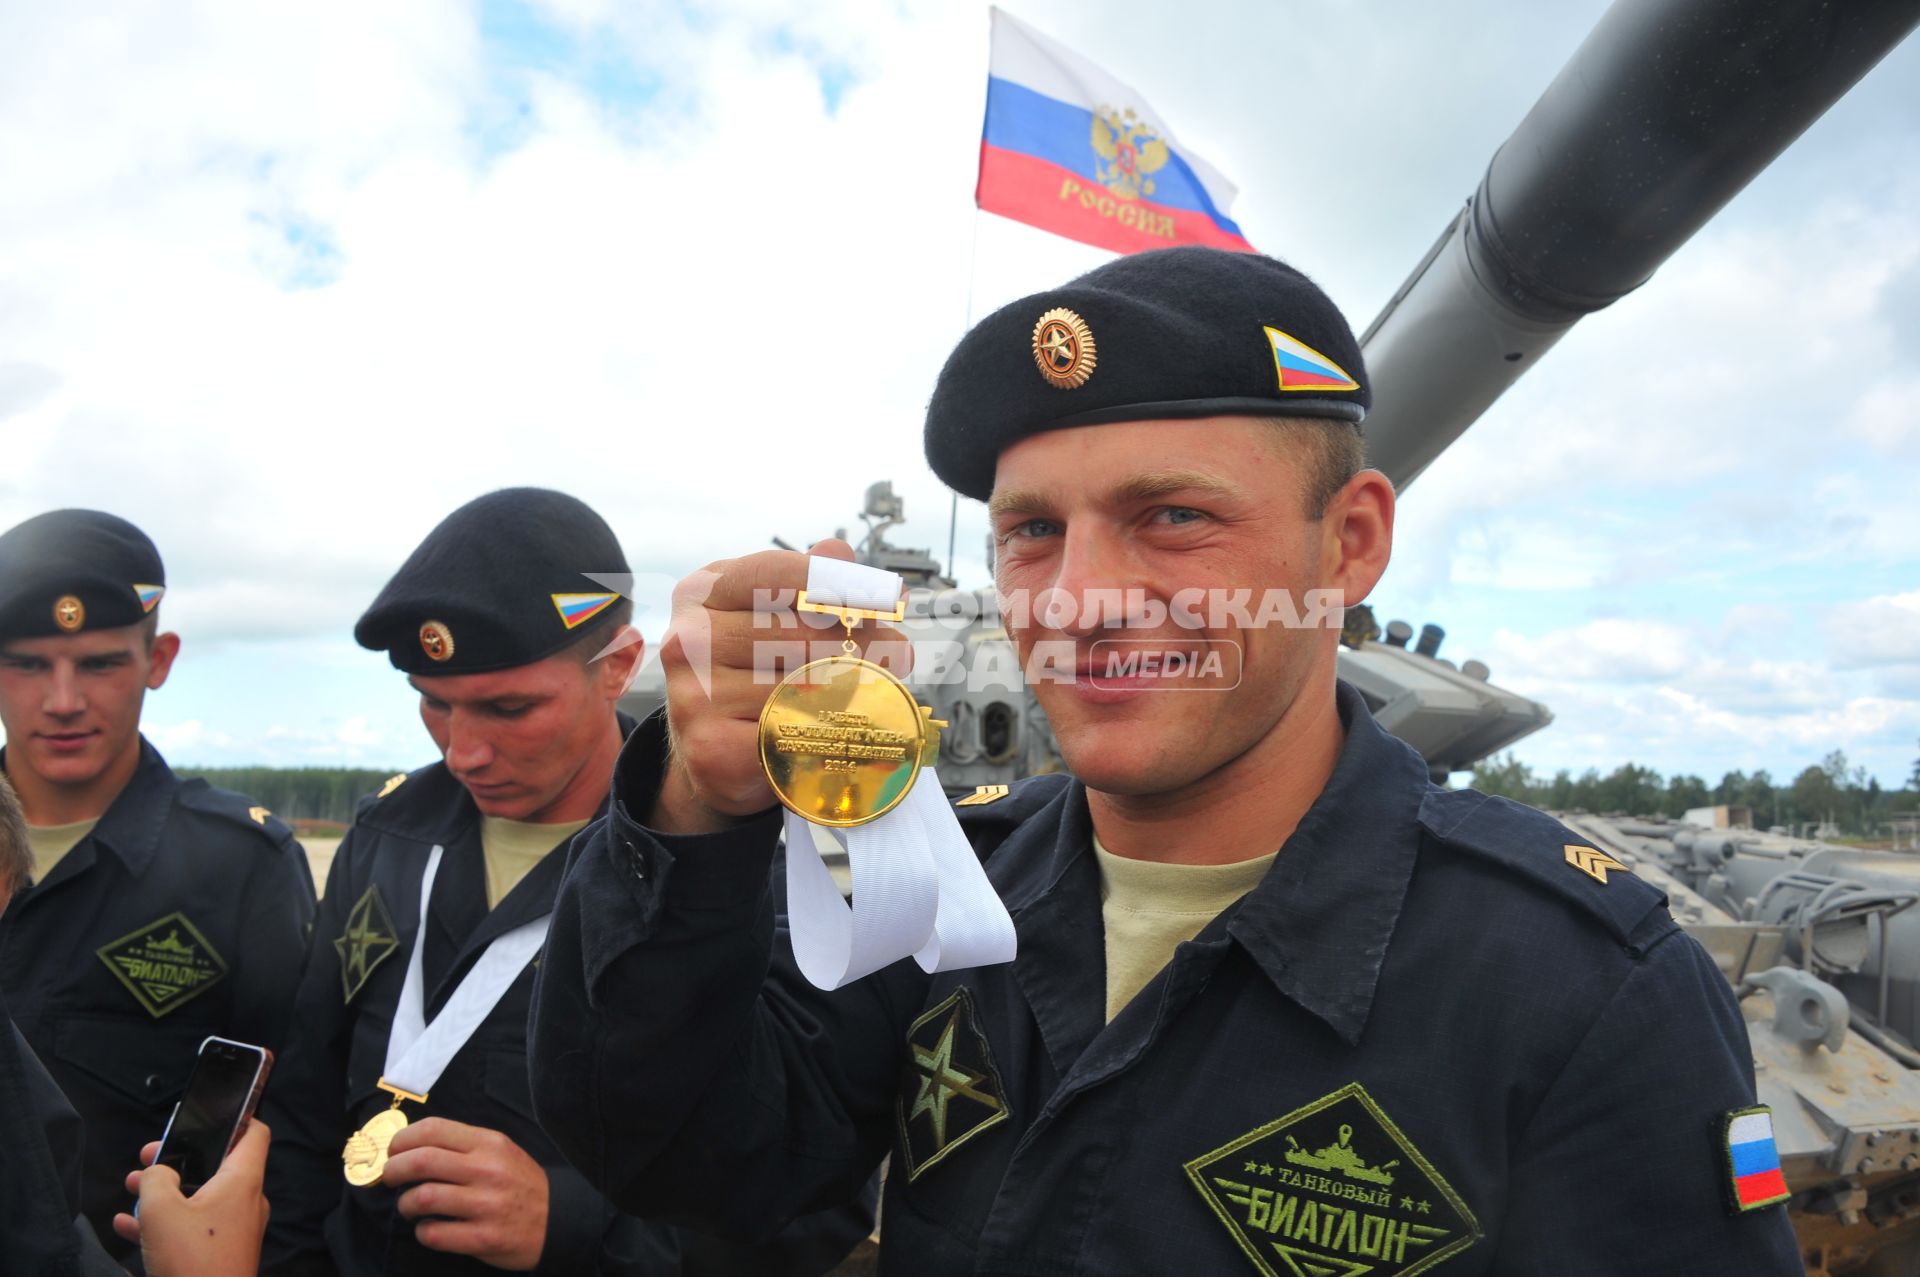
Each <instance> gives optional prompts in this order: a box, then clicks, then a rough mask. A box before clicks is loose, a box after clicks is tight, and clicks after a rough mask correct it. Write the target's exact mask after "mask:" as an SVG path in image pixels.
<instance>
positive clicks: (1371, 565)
mask: <svg viewBox="0 0 1920 1277" xmlns="http://www.w3.org/2000/svg"><path fill="white" fill-rule="evenodd" d="M1393 500H1394V497H1393V484H1392V483H1391V482H1389V481H1388V479H1387V476H1385V475H1384V474H1381V473H1380V472H1379V471H1378V470H1362V471H1361V472H1360V473H1359V474H1356V475H1354V476H1353V478H1351V479H1349V480H1347V482H1346V486H1345V487H1343V488H1341V489H1340V491H1339V492H1337V493H1335V494H1334V496H1333V499H1332V500H1331V501H1329V502H1328V503H1327V513H1326V516H1325V518H1323V519H1322V520H1321V527H1322V529H1323V530H1324V536H1325V540H1324V542H1323V544H1322V552H1323V555H1324V557H1323V558H1322V560H1321V562H1322V563H1324V564H1325V565H1326V576H1327V582H1326V584H1327V586H1328V588H1331V589H1336V590H1339V591H1340V592H1341V594H1342V596H1343V598H1344V600H1345V604H1346V606H1348V607H1352V606H1354V605H1355V604H1357V603H1361V602H1363V601H1365V599H1366V597H1367V595H1369V594H1371V593H1373V587H1374V586H1375V585H1377V584H1379V582H1380V578H1381V576H1382V575H1384V574H1385V573H1386V570H1387V561H1388V560H1389V559H1391V558H1392V557H1393Z"/></svg>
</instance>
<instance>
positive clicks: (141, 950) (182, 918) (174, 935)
mask: <svg viewBox="0 0 1920 1277" xmlns="http://www.w3.org/2000/svg"><path fill="white" fill-rule="evenodd" d="M94 953H95V954H96V956H98V957H99V959H100V961H102V962H104V963H106V964H107V970H109V971H111V972H113V975H114V978H115V979H116V980H118V981H120V983H121V984H123V985H125V986H126V987H127V992H129V993H131V994H133V998H134V1001H136V1002H138V1003H139V1004H140V1007H141V1009H142V1010H144V1011H145V1012H146V1013H147V1014H148V1015H150V1016H152V1017H153V1018H154V1019H156V1020H158V1019H160V1018H161V1017H162V1016H166V1015H170V1014H172V1013H173V1012H174V1011H175V1010H177V1009H179V1008H180V1007H183V1006H185V1005H186V1004H187V1003H189V1002H191V1001H193V1000H194V999H195V998H197V997H199V996H200V995H201V994H203V993H205V992H206V991H207V990H208V989H211V988H212V987H213V986H214V985H216V984H218V983H220V981H221V980H222V979H224V978H225V977H226V974H227V963H226V959H224V958H222V957H221V956H220V954H219V952H218V951H217V950H215V949H214V947H213V945H212V944H210V943H208V941H207V938H206V937H205V936H203V935H201V934H200V930H199V928H197V927H195V926H194V925H193V923H191V922H189V921H188V920H187V915H186V914H184V913H179V912H177V911H176V912H174V913H170V914H168V915H167V916H166V917H164V918H158V919H156V920H154V921H153V922H149V923H148V924H147V925H146V926H144V927H141V928H140V929H139V930H137V931H132V932H129V933H128V934H126V935H124V936H121V937H120V938H119V939H118V940H115V941H113V942H112V943H111V944H106V945H102V946H101V947H100V948H98V949H96V950H94Z"/></svg>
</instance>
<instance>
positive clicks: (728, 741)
mask: <svg viewBox="0 0 1920 1277" xmlns="http://www.w3.org/2000/svg"><path fill="white" fill-rule="evenodd" d="M831 548H832V549H833V550H834V551H836V552H837V551H839V549H840V547H839V546H838V545H837V544H836V545H833V546H832V547H831ZM802 568H804V570H805V574H806V575H805V581H804V588H802V589H801V590H800V593H799V600H798V604H797V606H798V608H799V609H800V610H801V611H803V612H817V613H827V614H830V615H832V616H834V617H835V618H836V619H838V620H839V621H840V622H841V623H842V625H843V626H845V638H844V641H843V643H842V645H841V647H842V650H841V652H840V653H839V654H837V655H829V656H828V657H826V658H825V659H822V660H817V661H812V662H809V663H807V664H806V665H804V666H802V667H801V668H800V669H797V670H794V671H793V672H791V673H790V674H788V675H787V677H786V678H785V679H784V680H782V681H781V683H780V684H779V686H778V687H775V688H773V689H771V694H769V689H768V688H767V687H766V684H765V681H764V678H761V679H751V678H750V676H751V674H752V672H753V669H757V668H759V666H758V663H757V662H754V661H752V659H751V656H750V654H749V653H748V651H747V650H746V649H747V648H750V647H751V641H752V640H753V639H754V638H756V637H757V638H758V639H759V640H761V641H768V640H773V641H778V640H779V639H781V638H782V637H786V636H785V635H782V634H780V633H778V632H777V631H774V630H771V629H770V628H769V627H768V626H767V625H766V621H765V619H764V618H752V617H751V615H750V614H748V615H747V622H748V626H749V627H748V628H746V629H741V628H740V627H741V626H742V623H743V622H742V614H741V611H740V608H741V596H742V595H743V594H745V593H748V591H747V590H746V589H745V588H744V582H745V581H746V580H748V579H757V580H762V581H764V580H765V578H766V577H768V576H779V577H783V578H788V579H781V580H774V581H771V582H765V583H763V584H761V585H760V586H759V588H761V589H768V588H774V589H778V588H780V587H782V586H784V587H785V588H789V589H791V588H795V586H796V585H798V584H799V583H798V582H792V581H791V580H790V578H791V577H792V576H793V575H794V574H795V573H796V572H797V571H798V570H800V569H802ZM707 593H708V596H709V598H710V599H713V600H718V601H720V602H721V603H723V604H728V603H730V604H731V608H727V607H724V606H723V607H722V608H721V609H719V613H720V614H719V615H717V616H715V615H713V613H714V612H715V611H716V609H715V606H714V603H713V602H708V603H706V604H704V606H705V608H706V609H707V612H708V614H709V616H708V617H703V618H702V619H703V620H707V621H708V624H709V625H710V628H709V629H708V630H706V634H707V635H708V636H709V637H708V643H707V650H708V651H709V652H710V653H711V655H712V656H713V657H714V658H715V662H714V668H713V669H712V670H711V671H710V672H709V679H710V681H709V683H708V685H707V687H706V688H703V689H701V690H702V691H703V692H706V693H707V694H705V695H702V696H700V698H699V699H697V700H696V699H694V696H695V695H696V693H695V692H694V690H693V689H692V688H691V687H690V686H689V677H688V676H690V675H692V674H695V673H698V672H699V671H697V670H695V669H694V668H693V658H695V657H697V655H698V653H697V652H694V651H692V650H690V648H691V645H689V644H688V643H687V642H686V640H685V631H684V629H683V631H682V635H681V636H680V638H679V639H678V641H675V640H670V641H669V643H668V645H667V651H668V654H669V659H668V705H669V716H670V718H671V719H672V722H673V726H674V737H675V751H674V752H675V771H676V772H679V773H680V777H679V780H678V784H677V785H676V778H675V777H674V776H673V775H670V776H669V778H668V781H667V784H666V785H665V786H664V787H663V793H662V795H661V799H660V801H659V803H657V804H656V807H655V827H656V828H667V829H670V830H674V829H679V830H687V829H689V826H691V827H693V828H700V827H707V828H711V827H712V824H711V823H706V824H704V825H702V824H701V823H699V821H700V816H699V814H697V813H696V814H695V815H694V817H693V819H692V820H689V819H687V817H686V815H685V814H684V809H683V810H682V812H679V813H676V811H675V806H676V803H675V801H674V795H675V792H676V790H677V792H678V794H679V795H681V796H683V801H684V796H685V795H689V794H699V793H701V792H702V791H705V792H707V793H712V792H714V791H715V790H721V791H723V792H727V791H731V792H736V793H738V794H739V795H740V799H739V800H738V801H740V802H741V804H742V807H744V806H745V804H746V803H748V802H752V801H753V799H754V798H756V797H759V796H760V795H764V794H766V793H767V791H768V790H770V791H771V797H773V798H775V799H777V800H778V801H779V802H780V803H781V805H782V806H784V807H785V808H786V809H787V815H786V835H787V857H786V863H787V908H788V921H789V928H790V932H791V937H792V943H793V950H794V957H795V959H796V961H797V962H798V964H799V967H800V970H801V972H802V973H803V974H804V975H805V976H806V977H807V979H808V980H809V981H811V982H812V983H813V984H815V985H816V986H818V987H820V988H823V989H835V988H839V987H841V986H842V985H845V984H848V983H850V982H852V981H854V980H857V979H859V978H860V977H861V976H864V975H867V974H869V973H870V972H873V971H877V970H879V969H880V968H881V967H883V966H886V965H888V964H890V963H893V962H896V961H898V960H900V959H901V958H905V957H909V956H911V957H913V958H914V959H915V960H916V961H918V962H919V964H920V965H921V967H922V968H923V969H925V970H927V971H938V970H949V969H954V968H959V967H969V966H981V965H985V964H988V963H994V962H1006V961H1010V960H1011V959H1012V958H1013V955H1014V930H1013V922H1012V919H1011V918H1009V917H1008V915H1007V911H1006V908H1005V906H1003V905H1002V904H1001V903H1000V899H999V897H998V896H997V895H996V894H995V893H994V890H993V887H992V885H991V884H990V883H989V882H988V881H987V877H986V873H985V871H984V870H983V869H982V868H981V866H980V862H979V860H978V858H977V857H976V856H975V855H974V853H973V849H972V847H971V846H970V845H969V844H968V842H967V839H966V836H965V834H964V833H963V832H962V831H961V829H960V825H959V822H958V820H957V819H956V818H955V816H954V814H953V810H952V808H951V806H950V805H949V804H948V802H947V799H946V796H945V794H944V793H943V792H942V791H941V789H940V782H939V777H938V775H937V774H936V773H935V771H934V768H933V764H934V763H935V761H936V760H937V757H938V754H939V728H940V727H941V726H943V725H944V724H941V723H939V722H938V721H937V720H935V719H934V718H933V717H932V713H931V711H930V710H928V709H926V708H925V707H923V706H921V705H920V704H919V703H918V702H917V701H916V700H915V699H914V696H913V693H912V692H911V690H910V689H909V688H908V687H907V686H906V684H904V683H903V682H901V680H900V679H899V678H898V677H896V676H895V675H894V674H893V673H892V672H890V671H889V670H887V669H885V668H883V667H882V666H881V665H879V664H876V663H874V662H872V661H868V660H864V659H862V658H861V656H860V651H861V648H860V644H859V642H858V641H857V640H856V638H855V636H854V633H855V626H856V624H858V623H860V622H863V621H898V620H900V619H901V618H902V615H903V608H902V604H901V582H900V578H899V577H898V576H897V575H895V574H894V573H891V572H886V571H882V570H880V569H877V568H869V567H865V566H862V565H860V564H856V563H851V562H848V561H846V560H845V559H844V558H843V557H841V555H840V554H839V553H834V554H832V555H814V556H812V557H808V558H805V559H802V558H801V556H798V555H791V554H790V555H787V556H783V557H781V558H775V557H773V556H771V555H755V556H751V557H750V558H748V559H742V560H736V561H735V562H734V563H732V564H729V565H724V570H722V571H721V572H719V573H718V574H716V576H715V578H714V579H713V580H711V581H710V582H708V583H707ZM677 605H678V600H677ZM709 618H711V619H709ZM755 620H758V624H757V625H754V624H751V623H752V622H753V621H755ZM679 624H680V618H678V617H676V626H678V625H679ZM742 638H745V639H747V640H748V642H747V643H746V644H744V645H743V644H742V643H741V642H740V640H741V639H742ZM723 655H730V656H732V657H733V658H734V660H735V661H737V662H740V664H738V665H736V666H734V667H731V668H729V667H726V666H724V665H722V664H720V661H719V658H720V657H722V656H723ZM676 665H678V666H679V668H678V670H676V668H675V667H676ZM748 667H752V668H748ZM676 673H677V674H678V675H679V676H680V677H679V681H678V683H676V681H675V680H676ZM743 676H747V677H743ZM748 707H752V708H753V709H755V711H756V714H755V718H754V721H753V742H754V745H753V747H754V749H755V752H756V753H757V755H758V762H759V766H760V770H761V773H762V779H761V782H760V786H757V787H756V786H750V785H748V784H746V783H745V782H744V780H743V778H742V777H740V776H739V774H738V769H739V768H740V766H741V751H739V750H738V747H737V746H735V745H734V744H733V742H734V741H736V740H737V739H738V736H739V732H738V728H739V727H741V726H744V725H745V724H744V722H742V721H741V720H742V719H743V718H744V715H743V714H742V711H743V710H744V709H746V708H748ZM723 710H724V711H729V712H728V713H727V715H726V718H727V721H724V722H716V721H715V720H716V719H717V718H719V717H721V714H722V711H723ZM688 738H692V740H691V748H683V747H682V742H683V741H685V740H687V739H688ZM740 743H741V744H744V742H740ZM764 807H765V799H764V797H759V801H758V802H757V803H755V804H754V805H753V806H752V807H751V809H750V810H764ZM712 814H713V813H712V808H711V806H709V808H708V815H709V816H711V815H712ZM741 814H746V811H745V810H742V811H741ZM663 822H673V823H663ZM816 829H817V830H820V831H821V832H822V835H823V836H824V837H828V838H831V839H832V840H834V841H836V842H838V843H839V844H840V845H841V846H842V847H844V848H845V849H846V852H847V861H848V865H849V867H850V869H851V871H852V875H853V896H854V899H855V900H856V901H857V902H858V904H857V905H856V906H850V905H848V903H847V902H846V900H844V899H843V898H842V897H841V895H840V891H839V888H838V887H837V886H836V885H835V883H834V881H833V878H832V876H831V874H829V873H828V871H827V868H826V865H825V863H824V862H823V861H822V860H821V858H820V856H819V854H818V851H817V848H816V843H815V837H814V834H815V830H816Z"/></svg>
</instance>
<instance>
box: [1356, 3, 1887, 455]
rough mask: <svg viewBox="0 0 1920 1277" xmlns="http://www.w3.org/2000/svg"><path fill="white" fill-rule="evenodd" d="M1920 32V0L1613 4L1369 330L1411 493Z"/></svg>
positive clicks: (1369, 350)
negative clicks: (1458, 443)
mask: <svg viewBox="0 0 1920 1277" xmlns="http://www.w3.org/2000/svg"><path fill="white" fill-rule="evenodd" d="M1916 24H1920V0H1847V2H1846V3H1834V2H1833V0H1617V3H1615V4H1614V6H1613V7H1612V8H1611V9H1609V10H1608V11H1607V12H1606V14H1605V15H1604V16H1603V17H1602V18H1601V19H1600V22H1599V25H1598V26H1596V27H1595V28H1594V30H1593V32H1592V34H1591V35H1589V36H1588V37H1587V39H1586V41H1585V42H1584V43H1583V44H1581V46H1580V48H1579V49H1578V50H1576V51H1575V53H1574V55H1573V57H1572V59H1571V60H1570V61H1569V62H1568V63H1567V65H1566V67H1565V68H1564V69H1563V70H1562V71H1561V72H1560V74H1559V75H1558V76H1557V77H1556V78H1555V79H1554V81H1553V83H1552V84H1550V85H1548V86H1547V89H1546V92H1544V93H1542V94H1541V96H1540V100H1539V101H1538V102H1536V103H1535V104H1534V107H1533V109H1532V110H1531V111H1529V112H1528V113H1527V116H1526V118H1525V119H1524V120H1522V121H1521V122H1520V126H1519V127H1518V128H1517V129H1515V130H1514V132H1513V136H1512V137H1510V138H1508V139H1507V141H1506V142H1505V144H1503V145H1502V146H1501V147H1500V149H1499V150H1498V151H1496V152H1495V153H1494V156H1493V160H1492V162H1491V164H1489V165H1488V168H1487V172H1486V176H1485V178H1483V179H1482V181H1481V183H1480V186H1479V188H1478V189H1477V190H1476V191H1475V192H1474V193H1473V196H1472V198H1471V199H1469V200H1468V201H1467V205H1466V207H1465V208H1464V209H1463V210H1462V211H1461V212H1460V213H1459V214H1458V215H1456V216H1455V217H1454V218H1453V220H1452V221H1451V222H1450V223H1449V224H1448V226H1447V228H1446V230H1445V231H1443V232H1442V233H1441V236H1440V239H1439V241H1438V242H1437V243H1435V244H1434V246H1433V248H1432V249H1431V250H1429V252H1428V253H1427V255H1426V257H1425V258H1423V259H1422V260H1421V262H1420V264H1419V265H1418V266H1416V267H1415V268H1414V271H1413V274H1412V275H1411V276H1410V277H1408V279H1407V281H1406V282H1405V283H1404V284H1402V285H1401V286H1400V289H1399V291H1398V292H1396V293H1395V294H1394V296H1393V298H1392V300H1391V301H1389V302H1388V303H1387V306H1386V309H1385V310H1383V311H1382V312H1381V313H1380V315H1379V317H1378V318H1376V319H1375V320H1374V321H1373V323H1372V325H1371V326H1369V327H1368V329H1367V331H1366V333H1365V334H1364V335H1363V336H1362V338H1361V347H1362V349H1363V350H1364V352H1365V354H1366V360H1367V368H1368V371H1369V373H1370V374H1371V376H1372V380H1373V393H1374V407H1373V410H1372V411H1371V412H1370V413H1369V414H1368V416H1367V422H1366V433H1367V445H1368V451H1369V453H1370V455H1371V457H1372V462H1373V464H1374V465H1375V466H1377V467H1378V468H1379V469H1380V470H1382V471H1383V472H1384V473H1385V474H1386V475H1387V476H1388V477H1389V478H1390V479H1392V480H1393V482H1394V485H1395V486H1396V487H1398V488H1405V487H1406V485H1407V484H1409V483H1411V482H1412V481H1413V480H1414V478H1415V477H1416V476H1418V475H1419V473H1420V472H1421V471H1422V470H1424V469H1426V467H1427V466H1428V465H1429V464H1431V463H1432V461H1433V459H1434V458H1435V457H1437V456H1439V455H1440V454H1441V453H1442V452H1443V451H1445V450H1446V448H1447V447H1448V445H1450V444H1451V443H1452V442H1453V441H1454V440H1455V439H1456V438H1458V437H1459V436H1460V435H1461V434H1462V433H1463V432H1465V430H1466V429H1467V427H1469V426H1471V425H1472V424H1473V423H1474V421H1475V420H1476V419H1478V417H1479V416H1480V414H1481V413H1483V412H1485V411H1486V410H1487V408H1488V407H1489V406H1491V405H1492V404H1493V402H1494V401H1495V400H1497V399H1498V398H1499V397H1500V396H1501V394H1503V393H1504V392H1505V391H1506V389H1507V387H1508V386H1510V385H1512V384H1513V383H1514V382H1515V381H1516V380H1518V379H1519V377H1520V376H1521V374H1523V373H1524V372H1525V371H1526V370H1527V369H1528V368H1530V367H1532V366H1533V364H1534V363H1535V362H1536V361H1537V360H1538V359H1539V358H1540V356H1541V355H1543V354H1545V353H1546V351H1547V350H1548V349H1550V348H1551V347H1552V346H1553V344H1554V343H1555V342H1556V341H1558V340H1559V339H1560V337H1561V336H1562V335H1563V334H1565V333H1566V332H1567V330H1568V329H1570V328H1572V327H1573V325H1574V324H1575V323H1577V322H1579V320H1580V319H1581V318H1582V317H1584V316H1586V315H1588V314H1591V313H1592V312H1594V311H1596V310H1600V309H1602V308H1603V307H1605V306H1608V305H1611V304H1612V303H1613V302H1614V301H1616V300H1618V299H1619V298H1621V297H1623V296H1625V295H1626V294H1627V293H1629V292H1631V291H1633V290H1634V289H1635V288H1638V287H1639V286H1640V285H1641V284H1643V283H1645V282H1646V281H1647V280H1648V279H1649V278H1650V277H1651V276H1652V275H1653V273H1654V271H1655V270H1656V269H1657V268H1658V267H1659V266H1660V264H1661V263H1662V262H1664V261H1665V260H1666V259H1667V258H1668V257H1669V256H1671V255H1672V254H1673V252H1674V251H1675V250H1676V249H1678V248H1679V247H1680V246H1681V245H1682V244H1684V243H1686V241H1687V240H1688V239H1689V238H1691V237H1692V235H1693V233H1694V232H1695V231H1697V230H1699V229H1700V227H1701V226H1703V225H1705V224H1706V222H1707V221H1708V219H1710V218H1711V217H1713V215H1714V214H1715V213H1717V212H1719V211H1720V209H1721V208H1722V207H1723V206H1724V205H1725V204H1726V203H1727V201H1728V200H1730V199H1732V198H1733V197H1734V195H1736V194H1738V193H1739V191H1740V190H1741V189H1742V188H1744V187H1745V186H1746V185H1747V183H1748V182H1750V181H1752V180H1753V178H1754V176H1755V175H1756V174H1758V173H1759V172H1760V171H1761V170H1762V169H1764V168H1766V166H1767V165H1768V164H1771V163H1772V162H1773V160H1774V158H1775V157H1777V156H1778V155H1779V154H1780V152H1781V151H1783V150H1785V149H1786V148H1787V146H1788V145H1789V144H1790V143H1791V142H1792V141H1793V140H1794V139H1795V138H1797V137H1798V136H1800V134H1801V133H1802V132H1804V131H1805V130H1806V128H1807V126H1808V125H1810V124H1812V123H1813V122H1814V121H1815V120H1816V119H1818V118H1819V117H1820V116H1821V115H1822V114H1823V113H1824V112H1825V111H1826V109H1827V108H1828V107H1829V106H1831V105H1833V103H1834V102H1836V101H1837V100H1839V98H1840V97H1841V96H1842V95H1843V94H1845V93H1846V92H1847V90H1848V89H1850V88H1852V87H1853V85H1854V84H1855V83H1856V82H1857V81H1858V80H1859V79H1860V77H1861V76H1863V75H1865V74H1866V73H1867V71H1869V70H1870V69H1872V67H1873V66H1874V64H1875V63H1877V62H1879V61H1880V59H1881V58H1882V57H1884V56H1886V54H1887V53H1888V52H1890V51H1891V50H1892V49H1893V48H1894V46H1896V45H1898V44H1899V43H1900V41H1901V40H1902V39H1904V38H1905V37H1906V35H1907V34H1908V33H1909V32H1910V31H1912V30H1913V28H1914V26H1915V25H1916Z"/></svg>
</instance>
